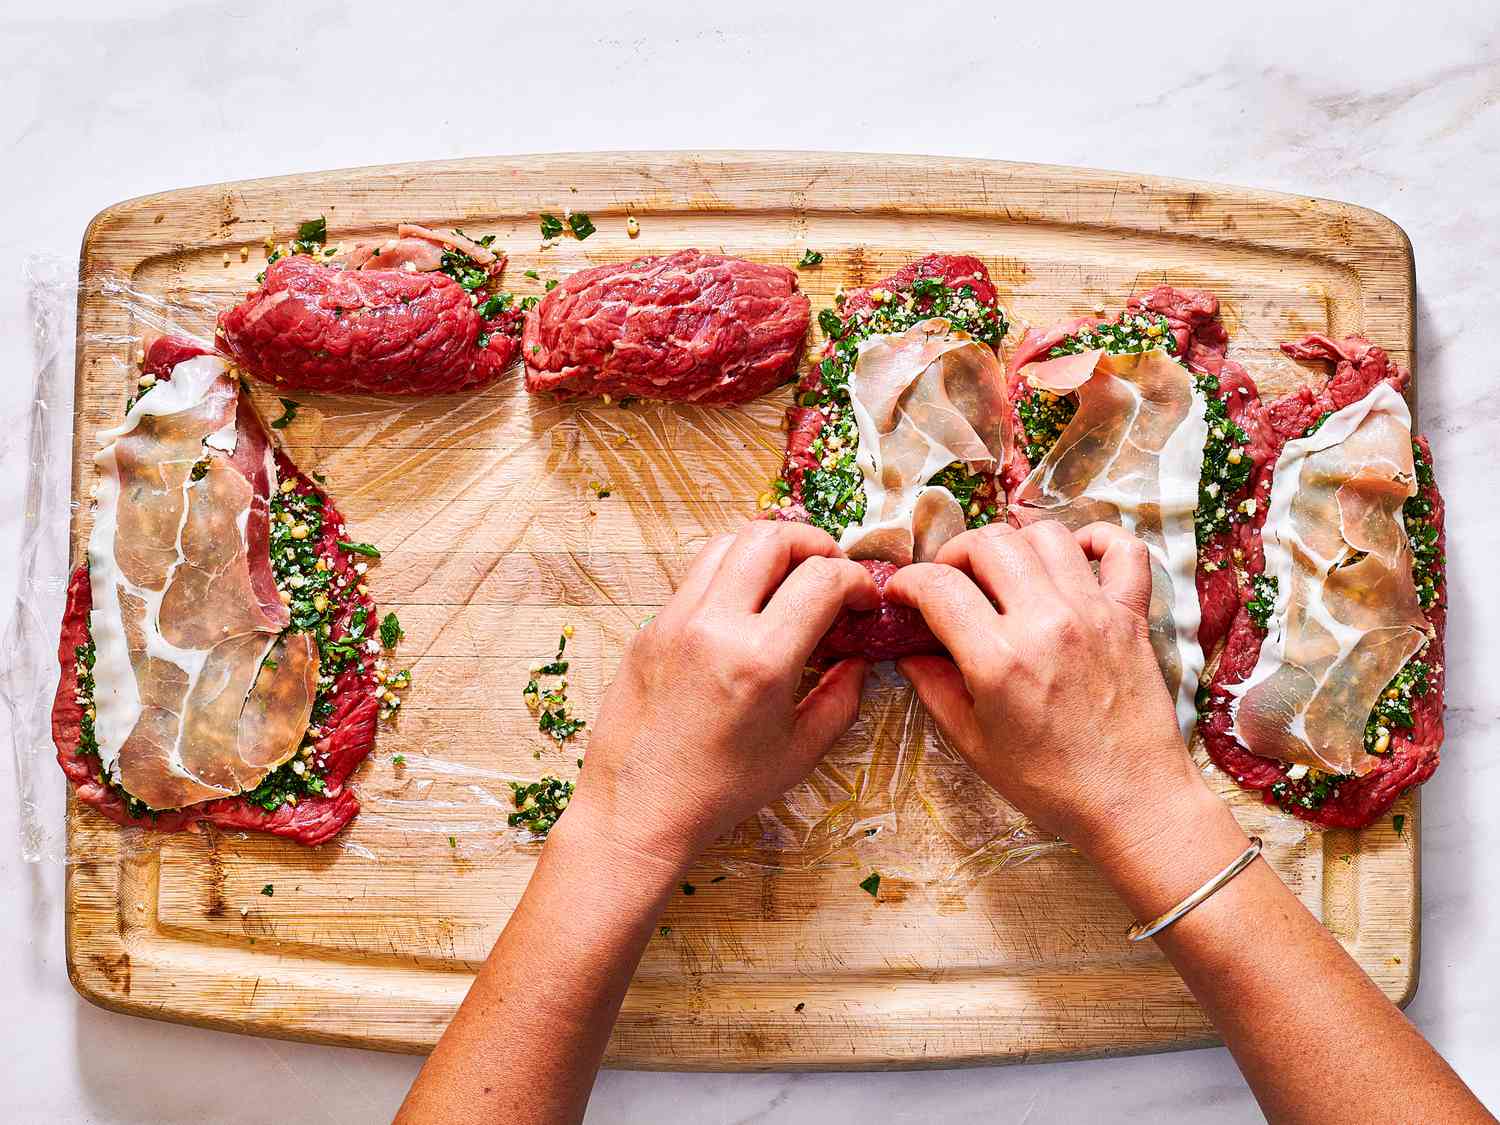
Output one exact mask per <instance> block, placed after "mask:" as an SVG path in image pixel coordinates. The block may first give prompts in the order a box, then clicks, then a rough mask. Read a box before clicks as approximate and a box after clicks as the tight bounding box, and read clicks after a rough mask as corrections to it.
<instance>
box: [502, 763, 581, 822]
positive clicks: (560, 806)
mask: <svg viewBox="0 0 1500 1125" xmlns="http://www.w3.org/2000/svg"><path fill="white" fill-rule="evenodd" d="M510 788H511V793H512V795H513V797H514V799H515V803H516V811H515V812H513V813H511V814H510V816H509V817H507V818H506V821H507V823H509V824H510V826H511V827H512V828H515V827H517V826H520V827H522V828H524V829H526V830H527V831H528V832H530V833H532V834H533V835H536V836H545V835H546V834H547V833H548V832H550V831H552V826H553V825H554V824H556V823H557V818H558V817H560V816H562V814H563V812H564V810H566V809H567V807H568V802H569V801H571V800H572V799H573V783H572V782H571V781H564V780H562V778H559V777H544V778H541V779H540V780H538V781H532V782H528V783H526V784H524V785H523V784H521V783H520V782H517V781H512V782H511V783H510Z"/></svg>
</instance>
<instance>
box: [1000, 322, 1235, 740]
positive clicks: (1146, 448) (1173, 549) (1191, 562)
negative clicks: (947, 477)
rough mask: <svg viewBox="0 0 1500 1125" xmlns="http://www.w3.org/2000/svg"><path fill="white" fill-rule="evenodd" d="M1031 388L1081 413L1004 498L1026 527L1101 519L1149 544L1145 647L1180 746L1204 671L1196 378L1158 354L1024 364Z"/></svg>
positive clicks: (1093, 355) (1201, 414) (1201, 413)
mask: <svg viewBox="0 0 1500 1125" xmlns="http://www.w3.org/2000/svg"><path fill="white" fill-rule="evenodd" d="M1021 374H1022V376H1023V377H1024V378H1025V379H1026V380H1027V382H1028V383H1029V384H1030V385H1031V386H1032V387H1035V388H1041V389H1045V390H1048V391H1051V392H1052V393H1055V394H1062V393H1076V394H1077V396H1078V409H1077V411H1076V413H1074V415H1073V417H1072V419H1071V420H1070V421H1069V422H1068V424H1067V426H1066V428H1065V429H1064V430H1063V432H1062V433H1061V434H1060V435H1059V436H1058V438H1057V441H1056V442H1055V443H1054V444H1053V446H1052V448H1051V449H1050V450H1049V451H1048V452H1047V454H1046V455H1045V456H1044V457H1043V458H1042V460H1041V461H1040V462H1039V463H1038V464H1037V465H1036V467H1035V468H1034V469H1032V471H1031V474H1030V475H1029V476H1028V477H1027V478H1026V479H1025V480H1024V481H1023V482H1022V483H1021V485H1020V486H1019V487H1018V488H1017V489H1016V491H1015V492H1014V493H1012V495H1011V497H1010V503H1011V508H1010V512H1011V516H1012V518H1013V519H1015V520H1016V522H1018V523H1020V524H1022V525H1023V526H1024V525H1025V524H1027V523H1032V522H1035V521H1036V520H1042V519H1055V520H1060V521H1062V522H1063V523H1065V524H1066V525H1067V526H1068V527H1071V528H1081V527H1085V526H1087V525H1088V524H1090V523H1094V522H1096V521H1099V520H1103V521H1106V522H1109V523H1115V524H1119V525H1120V526H1122V527H1124V528H1125V529H1126V530H1127V531H1130V532H1132V533H1134V534H1135V535H1137V536H1139V537H1140V538H1141V539H1142V540H1144V541H1145V543H1146V546H1147V548H1148V549H1149V551H1150V554H1151V608H1150V623H1151V640H1152V646H1153V648H1154V649H1155V651H1156V656H1157V661H1158V663H1159V664H1160V665H1161V669H1162V674H1163V676H1164V677H1165V679H1166V682H1167V686H1168V688H1169V689H1170V690H1171V692H1172V694H1173V696H1174V698H1175V700H1176V706H1177V717H1178V722H1179V725H1180V726H1181V729H1182V733H1183V737H1184V738H1187V737H1189V736H1190V734H1191V732H1192V729H1193V725H1194V723H1195V721H1196V715H1197V710H1196V706H1195V702H1194V697H1195V694H1196V691H1197V688H1198V677H1199V675H1200V673H1201V672H1202V670H1203V651H1202V649H1201V648H1200V647H1199V643H1198V621H1199V610H1198V596H1197V591H1196V587H1195V585H1194V573H1195V570H1196V566H1197V549H1196V542H1195V537H1194V531H1193V512H1194V509H1195V508H1196V507H1197V504H1198V483H1199V475H1200V472H1201V469H1202V465H1203V446H1204V442H1205V440H1206V438H1207V436H1208V424H1207V419H1206V414H1205V407H1204V401H1203V398H1202V396H1201V395H1198V394H1196V393H1195V392H1194V388H1193V379H1192V375H1191V373H1190V372H1189V371H1188V370H1187V368H1185V367H1184V366H1182V364H1180V363H1178V362H1177V361H1176V360H1174V359H1173V358H1172V357H1171V356H1170V355H1168V354H1167V353H1166V352H1165V351H1161V350H1152V351H1147V352H1142V353H1138V354H1132V355H1111V354H1108V353H1106V352H1104V351H1103V350H1102V349H1100V350H1095V351H1090V352H1085V353H1081V354H1080V355H1068V356H1061V357H1058V358H1056V359H1049V360H1044V361H1042V362H1039V363H1033V364H1029V365H1027V366H1026V367H1024V368H1022V370H1021Z"/></svg>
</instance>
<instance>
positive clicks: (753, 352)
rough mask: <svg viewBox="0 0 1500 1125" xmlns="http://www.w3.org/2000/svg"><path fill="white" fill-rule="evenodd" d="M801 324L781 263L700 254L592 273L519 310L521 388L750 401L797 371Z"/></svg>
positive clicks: (802, 313) (801, 311)
mask: <svg viewBox="0 0 1500 1125" xmlns="http://www.w3.org/2000/svg"><path fill="white" fill-rule="evenodd" d="M808 318H809V305H808V301H807V298H806V297H805V296H803V295H802V293H800V292H799V291H798V289H797V275H796V274H795V273H794V272H793V271H791V270H789V269H785V268H783V267H781V266H767V265H761V264H759V263H756V262H746V261H742V260H740V259H738V258H725V257H721V256H719V255H717V254H705V253H703V252H702V251H700V250H680V251H678V252H677V253H675V254H672V255H670V256H669V257H665V258H639V259H637V260H636V261H634V262H628V263H626V264H624V265H610V266H596V267H595V268H593V269H587V270H583V271H581V272H579V273H575V274H574V275H573V276H572V277H569V278H567V279H565V280H564V281H563V282H562V284H560V285H558V286H557V287H556V288H555V289H553V290H552V292H550V293H548V294H547V295H546V296H545V297H543V298H542V302H541V304H540V305H538V306H537V307H536V308H535V309H532V310H530V311H528V312H527V313H526V328H525V332H524V335H523V338H522V344H521V349H522V356H523V358H524V359H525V360H526V389H527V390H528V391H531V392H532V393H533V394H542V393H546V394H555V395H559V396H563V397H569V398H573V397H579V396H586V395H604V394H608V395H612V396H614V397H615V398H626V397H639V398H650V399H662V400H665V401H668V402H691V403H703V404H723V403H739V402H749V401H750V400H751V399H754V398H758V397H759V396H760V395H763V394H765V393H766V392H767V391H769V390H771V389H772V388H773V387H777V386H779V385H781V384H782V383H786V382H790V381H791V379H792V377H793V376H794V375H795V374H796V371H797V363H798V361H799V360H800V359H801V358H802V352H803V349H804V347H805V345H806V336H807V324H808Z"/></svg>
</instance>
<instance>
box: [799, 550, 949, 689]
mask: <svg viewBox="0 0 1500 1125" xmlns="http://www.w3.org/2000/svg"><path fill="white" fill-rule="evenodd" d="M860 565H861V566H862V567H864V568H865V569H866V570H868V571H869V572H870V577H871V578H873V579H875V585H876V586H877V587H878V588H879V590H880V608H879V609H873V610H869V611H865V612H852V611H845V612H844V613H841V614H840V615H839V617H838V620H836V621H835V622H834V623H833V628H832V629H830V630H828V632H827V633H826V634H825V635H824V637H823V639H822V640H821V641H819V642H818V647H817V649H816V650H815V651H814V652H813V655H812V661H811V663H812V665H813V666H814V667H823V666H825V665H829V664H835V663H837V662H838V661H840V660H843V659H844V658H845V657H848V656H862V657H864V658H865V659H866V660H900V659H901V658H902V657H903V656H916V655H918V654H919V653H944V652H946V651H947V650H946V649H945V648H943V645H942V642H941V641H939V640H938V639H937V638H936V637H935V636H933V635H932V630H931V629H929V628H928V627H927V622H926V621H924V620H922V615H921V614H920V613H918V612H917V611H916V610H914V609H911V608H910V607H908V606H904V605H897V604H896V603H895V602H891V601H887V600H886V597H885V584H886V583H887V582H889V581H890V580H891V575H893V574H895V573H896V571H897V570H899V569H900V567H898V566H897V565H896V564H895V563H888V562H879V561H877V560H875V559H861V560H860Z"/></svg>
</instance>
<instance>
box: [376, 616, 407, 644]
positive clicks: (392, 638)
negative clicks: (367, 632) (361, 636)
mask: <svg viewBox="0 0 1500 1125" xmlns="http://www.w3.org/2000/svg"><path fill="white" fill-rule="evenodd" d="M404 636H406V630H405V629H403V628H401V620H400V618H398V617H397V616H396V615H395V614H394V613H387V614H386V615H385V617H383V618H382V619H381V621H380V643H381V644H382V645H384V646H385V647H386V648H395V647H396V644H397V642H399V641H400V640H401V638H402V637H404Z"/></svg>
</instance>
